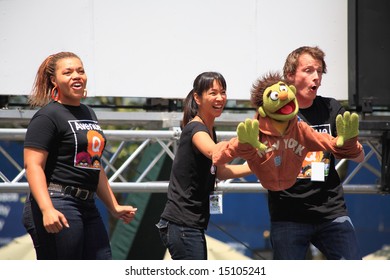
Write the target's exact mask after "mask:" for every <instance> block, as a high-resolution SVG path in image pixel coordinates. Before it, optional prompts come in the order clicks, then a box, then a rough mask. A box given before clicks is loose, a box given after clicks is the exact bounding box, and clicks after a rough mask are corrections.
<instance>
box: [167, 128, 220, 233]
mask: <svg viewBox="0 0 390 280" xmlns="http://www.w3.org/2000/svg"><path fill="white" fill-rule="evenodd" d="M200 131H204V132H207V133H209V131H208V129H207V127H206V126H205V125H204V124H203V123H200V122H197V121H193V122H190V123H188V124H187V125H186V126H185V127H184V129H183V131H182V133H181V137H180V143H179V147H178V150H177V153H176V155H175V159H174V161H173V165H172V171H171V175H170V180H169V186H168V201H167V203H166V206H165V209H164V212H163V213H162V215H161V217H162V218H164V219H167V220H169V221H171V222H174V223H176V224H180V225H185V226H188V227H193V228H199V229H206V228H207V225H208V222H209V218H210V205H209V195H210V193H211V192H212V191H213V190H214V186H215V174H211V171H210V169H211V166H212V161H211V159H209V158H207V157H206V156H204V155H203V154H202V153H201V152H200V151H199V150H198V149H197V148H196V147H195V146H194V145H193V144H192V137H193V136H194V135H195V134H196V133H197V132H200ZM213 135H214V139H216V138H215V131H213Z"/></svg>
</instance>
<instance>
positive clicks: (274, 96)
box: [269, 91, 279, 101]
mask: <svg viewBox="0 0 390 280" xmlns="http://www.w3.org/2000/svg"><path fill="white" fill-rule="evenodd" d="M278 96H279V93H278V92H277V91H273V92H271V94H270V95H269V97H270V98H271V100H273V101H276V100H278V99H279V97H278Z"/></svg>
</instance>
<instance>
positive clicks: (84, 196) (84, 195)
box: [75, 188, 89, 200]
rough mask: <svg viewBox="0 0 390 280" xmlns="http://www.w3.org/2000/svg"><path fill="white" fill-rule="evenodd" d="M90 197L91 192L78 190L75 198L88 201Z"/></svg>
mask: <svg viewBox="0 0 390 280" xmlns="http://www.w3.org/2000/svg"><path fill="white" fill-rule="evenodd" d="M88 196H89V190H82V189H79V188H78V189H77V191H76V194H75V197H77V198H80V199H81V200H87V199H88Z"/></svg>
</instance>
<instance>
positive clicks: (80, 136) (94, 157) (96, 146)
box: [69, 120, 105, 169]
mask: <svg viewBox="0 0 390 280" xmlns="http://www.w3.org/2000/svg"><path fill="white" fill-rule="evenodd" d="M69 124H70V126H71V128H72V131H73V133H74V137H75V142H76V145H75V159H74V166H76V167H79V168H90V169H100V158H101V156H102V153H103V150H104V146H105V138H104V136H103V133H102V129H101V127H100V125H99V124H98V123H97V122H95V121H89V120H88V121H80V120H76V121H69Z"/></svg>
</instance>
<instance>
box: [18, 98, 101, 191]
mask: <svg viewBox="0 0 390 280" xmlns="http://www.w3.org/2000/svg"><path fill="white" fill-rule="evenodd" d="M105 145H106V138H105V136H104V133H103V131H102V129H101V127H100V126H99V123H98V121H97V117H96V115H95V113H94V112H93V110H92V109H91V108H89V107H88V106H86V105H84V104H81V105H80V106H68V105H62V104H60V103H58V102H51V103H49V104H48V105H46V106H45V107H43V108H41V109H40V110H38V112H36V113H35V115H34V116H33V117H32V119H31V121H30V123H29V125H28V128H27V133H26V138H25V141H24V147H32V148H37V149H42V150H45V151H48V152H49V154H48V158H47V161H46V166H45V175H46V180H47V181H48V182H55V183H61V184H66V185H73V186H81V187H83V188H85V189H88V190H92V191H96V189H97V184H98V181H99V172H100V165H101V161H100V158H101V156H102V153H103V150H104V148H105Z"/></svg>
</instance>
